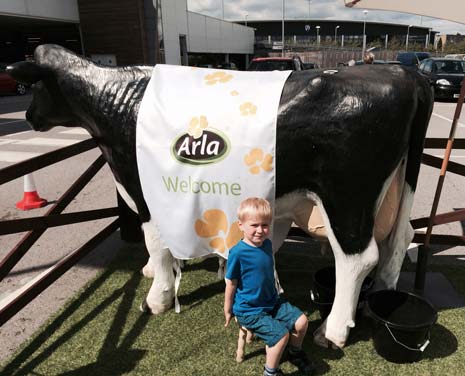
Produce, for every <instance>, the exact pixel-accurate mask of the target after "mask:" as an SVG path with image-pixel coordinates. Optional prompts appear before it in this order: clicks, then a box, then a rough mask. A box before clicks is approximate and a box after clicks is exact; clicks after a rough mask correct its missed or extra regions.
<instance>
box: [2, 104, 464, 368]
mask: <svg viewBox="0 0 465 376" xmlns="http://www.w3.org/2000/svg"><path fill="white" fill-rule="evenodd" d="M29 100H30V97H29V96H26V97H21V98H18V97H2V98H0V168H2V167H5V166H8V165H11V164H13V163H16V162H18V161H21V160H24V159H27V158H29V157H31V156H33V155H38V154H42V153H44V152H47V151H50V150H53V149H56V148H59V147H62V146H65V145H68V144H71V143H74V142H78V141H79V140H82V139H84V138H86V137H87V135H86V133H85V132H83V131H81V130H79V129H65V128H55V129H53V130H52V131H50V132H47V133H35V132H30V131H29V130H28V127H27V125H26V123H25V122H24V110H25V108H26V107H27V103H28V101H29ZM454 108H455V104H454V103H436V104H435V108H434V114H433V117H432V120H431V124H430V130H429V132H428V136H429V137H447V135H448V133H449V129H450V124H451V119H452V116H453V110H454ZM456 137H461V138H464V137H465V115H462V117H461V119H460V123H459V128H458V132H457V135H456ZM430 152H431V154H434V155H438V156H442V153H443V151H441V150H432V151H430ZM98 154H99V153H98V151H97V150H92V151H89V152H86V153H84V154H82V155H80V156H77V157H74V158H72V159H71V160H69V161H64V162H60V163H57V164H56V165H53V166H51V167H47V168H44V169H42V170H40V171H37V172H36V173H34V176H35V180H36V182H37V186H38V191H39V193H40V194H41V196H43V197H45V198H47V199H49V200H51V201H53V200H56V199H58V198H59V197H60V195H61V194H63V192H64V191H65V190H66V189H67V188H68V187H69V185H70V184H71V182H72V181H74V180H75V179H76V178H77V177H78V176H79V175H80V174H81V173H82V172H83V171H84V169H85V168H86V167H87V166H88V165H89V164H90V163H91V162H92V161H93V160H95V158H96V157H97V156H98ZM452 160H455V161H457V162H462V163H465V153H464V151H454V153H453V158H452ZM437 179H438V170H436V169H433V168H430V167H427V166H423V167H422V169H421V173H420V180H419V184H418V190H417V194H416V197H415V203H414V209H413V213H412V217H413V218H418V217H421V216H426V215H428V214H429V212H430V208H431V202H432V198H433V195H434V191H435V187H436V182H437ZM464 179H465V178H464V177H460V176H455V175H453V174H448V175H447V178H446V182H445V186H444V192H443V195H442V198H441V202H440V205H439V212H445V211H451V210H454V209H458V208H462V207H464V204H463V202H464V197H465V184H464ZM22 185H23V181H22V179H17V180H15V181H13V182H10V183H8V184H5V185H4V186H1V187H0V220H5V219H13V218H24V217H30V216H39V215H41V214H43V213H44V212H45V211H46V210H48V208H43V209H38V210H34V211H30V212H20V211H18V210H16V208H15V206H14V204H15V202H16V201H18V200H19V199H20V198H21V196H22ZM115 204H116V199H115V188H114V186H113V181H112V177H111V174H110V172H109V170H108V168H107V167H105V168H104V169H103V170H102V171H101V172H100V173H99V174H98V175H97V176H96V177H95V178H94V179H93V180H92V181H91V182H90V184H89V185H88V186H87V187H86V189H85V190H84V191H83V192H82V193H81V194H80V195H79V196H78V197H77V198H76V199H75V200H73V203H72V204H71V206H70V208H69V209H68V210H67V211H78V210H84V209H94V208H102V207H112V206H115ZM109 222H110V220H101V221H98V222H90V223H84V224H79V225H72V226H66V227H64V228H56V229H51V230H49V231H47V233H46V234H45V235H44V236H43V237H42V238H41V239H40V240H39V241H38V242H37V243H36V244H35V245H34V247H33V248H32V249H31V251H30V252H29V253H28V254H27V256H25V257H24V259H23V260H22V261H21V262H20V263H19V264H18V265H17V266H16V267H15V268H14V269H13V271H12V272H11V273H10V275H9V276H8V277H7V278H6V279H5V280H4V281H2V283H1V284H0V300H1V299H2V298H5V297H6V296H8V295H9V294H10V293H11V292H12V291H13V290H14V289H16V288H18V287H21V286H23V285H24V284H25V283H27V282H28V281H30V280H31V279H32V278H33V277H34V276H36V275H37V274H38V273H40V272H42V271H43V270H45V269H46V268H48V267H49V266H50V265H52V264H53V263H55V262H56V261H57V260H59V259H61V258H62V257H63V256H65V255H66V254H68V253H69V252H70V251H72V250H74V249H76V248H77V247H79V246H80V245H82V244H83V243H84V242H85V241H86V240H88V239H89V238H90V237H92V236H93V235H94V234H95V233H96V232H98V231H99V229H101V228H103V227H104V226H105V225H106V224H108V223H109ZM464 226H465V224H464V223H453V224H448V225H443V226H439V227H438V228H437V229H436V232H438V233H449V234H461V235H463V233H464ZM22 235H23V234H16V235H8V236H2V237H1V238H0V259H1V258H2V257H4V255H5V254H6V253H7V252H8V251H9V250H10V249H11V248H12V247H13V246H14V244H16V242H17V241H18V240H19V239H20V237H21V236H22ZM123 245H124V244H123V243H122V242H121V241H120V240H119V237H118V234H114V235H113V236H112V237H110V238H109V239H108V241H106V242H105V243H104V244H103V245H102V246H101V247H99V249H97V250H96V251H94V252H93V253H92V254H91V255H90V256H89V257H87V258H86V259H85V260H83V261H82V262H81V263H79V265H78V266H76V267H75V268H72V269H71V270H70V271H69V272H68V273H66V274H65V275H64V276H63V277H62V278H60V279H59V280H58V281H57V282H56V283H55V284H54V285H53V286H52V287H50V288H49V289H47V290H46V291H45V292H44V293H42V294H41V295H40V296H39V297H38V298H37V299H36V300H35V301H34V302H32V303H30V304H29V305H28V306H27V307H26V308H25V309H23V311H21V312H20V313H19V314H17V315H16V316H15V317H14V318H13V319H11V320H10V321H9V322H8V323H7V324H5V325H4V326H3V327H1V328H0V342H1V344H2V345H1V346H0V361H1V360H2V359H4V358H5V357H7V356H9V355H10V354H11V352H12V351H14V349H15V348H17V346H18V345H19V344H20V343H22V342H23V341H24V340H25V339H27V338H28V337H29V336H30V335H31V334H32V333H33V332H34V331H35V330H36V329H37V328H38V326H40V325H41V324H42V323H43V322H44V321H45V320H46V319H47V318H48V317H49V315H51V314H53V313H54V312H55V311H56V310H58V309H59V308H60V307H61V306H62V304H63V303H64V302H65V301H66V300H67V299H69V297H70V296H72V295H73V294H74V292H75V291H76V290H77V289H79V288H81V287H82V286H83V285H84V284H85V283H86V281H88V280H89V279H90V278H92V277H93V276H95V274H96V273H97V272H98V271H99V270H101V269H102V268H104V267H105V265H106V264H107V262H108V261H109V260H110V259H111V258H112V257H113V256H114V254H115V253H116V252H117V251H118V249H119V248H120V247H121V246H123ZM134 251H135V252H145V251H144V249H143V247H142V246H140V247H135V249H134ZM431 262H433V263H454V264H456V263H461V264H464V265H465V247H436V248H435V249H434V257H433V258H432V260H431Z"/></svg>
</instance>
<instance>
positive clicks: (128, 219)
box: [116, 192, 144, 243]
mask: <svg viewBox="0 0 465 376" xmlns="http://www.w3.org/2000/svg"><path fill="white" fill-rule="evenodd" d="M116 195H117V197H118V208H119V219H120V235H121V239H122V240H124V241H125V242H128V243H140V242H142V241H143V240H144V234H143V233H142V226H141V222H140V219H139V216H138V215H137V214H136V213H134V212H133V211H132V210H131V209H130V208H129V206H128V205H127V204H126V202H125V201H124V200H123V198H122V197H121V196H120V195H119V193H118V192H116Z"/></svg>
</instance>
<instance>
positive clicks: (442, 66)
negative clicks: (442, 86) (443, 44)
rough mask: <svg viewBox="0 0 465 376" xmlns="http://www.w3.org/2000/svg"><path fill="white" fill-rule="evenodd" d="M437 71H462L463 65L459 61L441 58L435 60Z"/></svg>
mask: <svg viewBox="0 0 465 376" xmlns="http://www.w3.org/2000/svg"><path fill="white" fill-rule="evenodd" d="M435 65H436V71H437V73H463V72H464V65H463V62H461V61H454V60H441V61H436V63H435Z"/></svg>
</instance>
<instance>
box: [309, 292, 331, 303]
mask: <svg viewBox="0 0 465 376" xmlns="http://www.w3.org/2000/svg"><path fill="white" fill-rule="evenodd" d="M316 295H317V297H318V298H319V296H318V293H316ZM310 298H311V299H312V302H313V303H316V304H320V305H333V302H329V303H322V302H318V301H316V298H315V293H314V292H313V290H310Z"/></svg>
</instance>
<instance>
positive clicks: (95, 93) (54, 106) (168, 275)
mask: <svg viewBox="0 0 465 376" xmlns="http://www.w3.org/2000/svg"><path fill="white" fill-rule="evenodd" d="M7 69H8V72H9V73H10V74H11V75H12V76H13V77H14V78H15V79H17V80H18V81H20V82H24V83H28V84H34V89H33V93H34V96H33V102H32V104H31V106H30V107H29V109H28V111H27V114H26V117H27V120H28V121H29V122H30V124H31V125H32V127H33V129H34V130H37V131H47V130H49V129H50V128H52V127H54V126H57V125H62V126H81V127H83V128H85V129H87V130H88V131H89V133H90V134H91V135H92V136H93V137H94V139H95V141H96V142H97V144H98V146H99V147H100V149H101V150H102V153H103V155H104V156H105V158H106V160H107V162H108V164H109V166H110V168H111V170H112V172H113V174H114V177H115V181H116V185H117V188H118V191H119V192H120V194H121V195H122V197H123V198H124V199H125V200H126V201H127V203H128V204H129V206H130V207H131V208H132V209H134V210H135V211H137V212H138V213H139V215H140V218H141V220H142V222H143V225H142V226H143V230H144V234H145V241H146V245H147V248H148V251H149V254H150V259H149V262H148V263H147V265H146V266H145V267H144V269H143V272H144V274H145V275H146V276H151V277H154V281H153V284H152V287H151V288H150V291H149V293H148V296H147V299H146V304H147V306H148V308H149V309H150V310H151V311H152V312H153V313H160V312H163V311H165V310H167V309H168V308H170V307H171V306H172V303H173V296H174V284H175V283H174V275H173V269H172V265H173V257H172V256H171V254H170V251H169V250H168V249H163V247H162V246H161V241H160V237H159V233H158V230H157V227H156V225H155V224H154V223H153V220H152V219H151V216H150V213H149V210H148V208H147V205H146V202H145V201H144V197H143V195H142V190H141V185H140V181H139V175H138V169H137V160H136V142H135V137H136V120H137V115H138V110H139V104H140V101H141V99H142V96H143V94H144V90H145V88H146V86H147V83H148V82H149V79H150V76H151V71H152V70H151V68H148V67H130V68H129V67H127V68H109V67H100V66H97V65H95V64H93V63H92V62H90V61H88V60H86V59H83V58H80V57H78V56H76V55H75V54H73V53H71V52H69V51H67V50H65V49H63V48H61V47H59V46H55V45H43V46H39V47H38V48H37V49H36V51H35V63H30V62H21V63H16V64H13V65H12V66H10V67H8V68H7ZM431 110H432V96H431V91H430V88H429V86H428V83H427V82H425V81H424V80H423V79H422V78H421V77H420V76H419V75H418V74H416V73H415V72H413V71H409V70H405V69H403V68H402V67H399V66H363V67H355V68H344V69H342V70H339V71H337V72H335V71H332V72H321V71H303V72H294V73H292V74H291V75H290V76H289V78H288V80H287V81H286V83H285V85H284V89H283V93H282V96H281V100H280V106H279V112H278V120H277V138H276V197H277V200H276V207H275V212H276V214H275V223H274V232H275V233H274V237H273V239H274V247H275V249H276V250H277V249H278V248H279V247H280V245H281V244H282V242H283V241H284V239H285V236H286V234H287V232H288V230H289V227H290V225H291V223H292V222H296V223H297V224H299V225H300V226H301V227H302V228H303V229H304V230H306V231H307V232H309V233H310V234H312V235H316V236H317V237H324V238H327V240H328V241H329V244H330V245H331V248H332V250H333V252H334V256H335V260H336V281H337V283H336V296H335V300H334V305H333V308H332V311H331V313H330V315H329V317H328V318H327V319H326V321H325V322H324V323H323V324H322V325H321V327H320V328H319V329H318V330H317V331H316V333H315V340H316V341H317V342H318V343H322V344H328V342H327V341H331V342H332V343H333V344H335V345H337V346H344V344H345V342H346V340H347V337H348V334H349V330H350V328H351V327H353V326H354V315H355V309H356V302H357V298H358V295H359V292H360V287H361V283H362V281H363V279H364V278H365V277H366V276H367V274H368V273H369V272H370V271H371V270H372V269H373V268H374V267H375V266H376V265H378V268H377V273H376V283H377V287H378V288H384V287H387V288H394V287H395V285H396V283H397V279H398V276H399V273H400V267H401V264H402V261H403V258H404V255H405V250H406V247H407V245H408V243H409V242H410V241H411V239H412V236H413V230H412V228H411V227H410V225H409V213H410V209H411V206H412V202H413V192H414V190H415V187H416V182H417V176H418V172H419V166H420V157H421V153H422V149H423V139H424V136H425V133H426V128H427V124H428V122H429V117H430V115H431ZM315 220H316V222H317V224H315Z"/></svg>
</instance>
